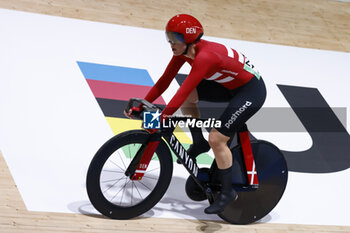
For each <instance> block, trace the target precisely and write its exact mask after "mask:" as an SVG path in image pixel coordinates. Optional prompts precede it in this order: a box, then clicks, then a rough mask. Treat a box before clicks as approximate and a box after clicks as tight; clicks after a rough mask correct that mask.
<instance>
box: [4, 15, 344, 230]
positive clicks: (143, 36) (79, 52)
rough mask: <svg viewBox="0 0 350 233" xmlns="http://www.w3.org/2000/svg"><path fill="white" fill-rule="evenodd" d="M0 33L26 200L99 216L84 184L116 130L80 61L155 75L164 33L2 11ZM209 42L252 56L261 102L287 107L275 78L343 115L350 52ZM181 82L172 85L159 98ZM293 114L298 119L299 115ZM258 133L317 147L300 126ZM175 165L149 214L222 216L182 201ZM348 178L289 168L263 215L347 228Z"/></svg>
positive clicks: (9, 148)
mask: <svg viewBox="0 0 350 233" xmlns="http://www.w3.org/2000/svg"><path fill="white" fill-rule="evenodd" d="M165 23H166V22H164V24H165ZM0 33H1V36H0V111H1V113H0V149H1V151H2V154H3V155H4V157H5V160H6V163H7V164H8V166H9V169H10V171H11V174H12V176H13V178H14V180H15V182H16V185H17V187H18V189H19V191H20V194H21V196H22V198H23V200H24V202H25V205H26V207H27V208H28V210H32V211H51V212H76V213H79V212H80V213H95V212H96V211H95V210H94V209H93V207H92V206H91V205H90V204H89V201H88V197H87V195H86V191H85V177H86V170H87V168H88V165H89V162H90V160H91V159H92V157H93V155H94V153H95V152H96V151H97V149H98V148H99V147H100V146H101V145H102V144H103V143H104V142H105V141H106V140H107V139H109V138H110V137H111V136H112V135H113V132H112V130H111V128H110V126H109V124H108V123H107V121H106V118H105V116H104V115H103V113H102V111H101V109H100V107H99V105H98V104H97V102H96V99H95V97H94V95H93V94H92V92H91V90H90V88H89V86H88V84H87V82H86V80H85V77H84V75H83V74H82V72H81V70H80V69H79V66H78V65H77V62H78V61H83V62H90V63H97V64H106V65H111V66H121V67H131V68H138V69H145V70H147V71H148V73H149V74H150V76H151V77H152V79H153V81H154V82H156V80H157V79H158V77H159V76H160V75H161V74H162V72H163V70H164V68H165V67H166V65H167V63H168V61H169V59H170V58H171V50H170V49H169V45H168V44H167V42H166V40H165V35H164V32H163V31H158V30H151V29H142V28H134V27H127V26H118V25H112V24H105V23H95V22H90V21H82V20H75V19H66V18H60V17H52V16H45V15H39V14H31V13H23V12H17V11H10V10H3V9H0ZM205 39H207V40H211V41H217V42H223V43H225V44H227V45H229V46H231V47H232V48H235V49H238V50H240V51H242V52H244V53H245V54H246V55H247V56H248V57H249V58H251V60H252V61H253V62H254V64H255V65H256V66H257V67H258V69H259V71H260V72H261V74H262V75H263V78H264V80H265V83H266V85H267V88H268V98H267V101H266V103H265V107H289V104H288V103H287V101H286V99H285V98H284V96H283V94H282V93H281V91H280V90H279V89H278V87H277V84H281V85H292V86H301V87H313V88H317V89H318V90H319V91H320V93H321V94H322V96H323V97H324V99H325V100H326V101H327V103H328V104H329V106H331V107H339V108H346V111H347V114H349V110H348V109H349V106H350V103H349V99H350V92H349V85H350V81H349V79H350V69H349V65H350V54H349V53H341V52H333V51H323V50H314V49H304V48H295V47H288V46H279V45H270V44H262V43H254V42H246V41H237V40H228V39H222V38H213V37H205ZM189 68H190V67H189V66H184V67H183V68H182V70H181V73H184V74H186V73H188V72H189ZM177 88H178V84H177V83H176V82H173V83H172V84H171V86H170V88H169V90H168V91H167V92H166V93H165V94H164V95H163V98H164V100H165V102H169V100H170V99H171V97H172V95H173V94H174V93H175V91H176V90H177ZM291 119H292V120H293V121H295V122H294V123H293V124H301V123H300V122H299V121H298V118H297V117H296V116H295V115H293V116H292V117H291ZM298 122H299V123H298ZM343 124H346V125H349V119H348V118H347V119H345V120H344V122H343ZM347 132H349V130H348V131H347ZM254 136H256V137H258V138H262V139H265V140H269V141H271V142H273V143H275V144H276V145H277V146H279V147H280V148H281V149H282V150H288V151H303V150H307V149H308V148H310V147H311V146H312V144H313V142H312V140H311V137H310V136H309V134H308V133H307V132H306V131H304V132H284V133H282V132H281V133H268V132H259V133H255V134H254ZM174 167H175V171H174V177H173V180H172V184H171V186H170V188H169V190H168V192H167V193H166V195H165V197H164V198H163V200H162V201H161V202H160V203H159V204H158V205H157V206H156V207H155V208H153V209H152V210H151V211H150V212H148V213H147V214H146V216H154V217H171V218H198V219H218V217H216V216H209V215H205V214H204V213H203V209H204V207H206V206H207V202H199V203H196V202H193V201H191V200H189V199H188V198H187V196H186V194H185V192H184V183H185V180H186V178H187V173H186V172H184V169H183V168H182V167H180V165H175V164H174ZM349 178H350V169H349V168H348V169H346V170H342V171H338V172H332V173H318V174H316V173H313V174H311V173H304V172H289V182H288V186H287V189H286V192H285V194H284V196H283V198H282V200H281V201H280V203H279V204H278V205H277V207H276V208H275V209H274V210H273V211H272V212H271V213H270V214H269V215H268V216H267V217H265V218H264V219H263V220H262V221H264V222H273V223H294V224H325V225H347V226H350V221H349V215H348V210H349V209H350V204H349V199H348V197H349V196H350V185H349Z"/></svg>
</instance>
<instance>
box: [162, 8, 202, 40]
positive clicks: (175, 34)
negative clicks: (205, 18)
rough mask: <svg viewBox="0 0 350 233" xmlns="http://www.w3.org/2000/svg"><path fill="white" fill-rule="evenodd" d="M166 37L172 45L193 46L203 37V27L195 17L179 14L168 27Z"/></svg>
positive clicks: (170, 21) (171, 20)
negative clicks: (184, 44)
mask: <svg viewBox="0 0 350 233" xmlns="http://www.w3.org/2000/svg"><path fill="white" fill-rule="evenodd" d="M166 36H167V40H168V42H170V43H175V44H176V43H181V42H182V43H186V44H192V43H196V42H198V41H199V40H200V38H201V37H202V36H203V27H202V25H201V23H200V22H199V21H198V20H197V19H196V18H195V17H193V16H191V15H186V14H179V15H175V16H174V17H172V18H171V19H170V20H169V22H168V24H167V25H166Z"/></svg>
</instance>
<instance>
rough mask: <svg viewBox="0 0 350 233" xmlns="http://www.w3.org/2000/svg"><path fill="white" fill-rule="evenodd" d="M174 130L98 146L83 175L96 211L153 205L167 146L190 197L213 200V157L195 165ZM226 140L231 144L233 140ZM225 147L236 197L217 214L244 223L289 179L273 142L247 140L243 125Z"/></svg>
mask: <svg viewBox="0 0 350 233" xmlns="http://www.w3.org/2000/svg"><path fill="white" fill-rule="evenodd" d="M135 104H142V106H143V109H144V111H148V112H155V111H157V110H158V111H159V110H161V109H160V108H159V107H157V106H155V105H153V104H151V103H149V102H147V101H146V100H143V99H136V98H132V99H130V101H129V103H128V105H127V108H126V111H128V110H129V109H130V108H131V107H132V106H134V105H135ZM141 115H142V114H141ZM141 115H138V118H139V119H141V118H142V117H141ZM173 131H174V128H171V129H168V130H163V129H162V130H159V131H157V132H156V133H152V134H150V133H149V132H148V131H146V130H130V131H126V132H123V133H121V134H118V135H115V136H114V137H112V138H111V139H110V140H108V141H107V142H106V143H105V144H104V145H102V147H101V148H100V149H99V150H98V151H97V153H96V154H95V156H94V158H93V159H92V161H91V163H90V166H89V169H88V173H87V179H86V188H87V193H88V196H89V199H90V201H91V203H92V205H93V206H94V207H95V208H96V209H97V210H98V211H99V212H100V213H101V214H103V215H105V216H107V217H110V218H112V219H130V218H134V217H137V216H140V215H142V214H143V213H145V212H147V211H148V210H150V209H151V208H152V207H153V206H155V205H156V204H157V203H158V202H159V201H160V200H161V198H162V197H163V195H164V194H165V192H166V190H167V188H168V186H169V184H170V181H171V178H172V172H173V163H174V162H173V159H172V155H171V152H170V150H171V151H173V153H174V154H175V156H176V157H177V158H178V160H179V161H180V162H181V163H182V165H183V166H184V167H185V168H186V170H187V171H188V172H189V174H190V176H189V177H188V179H187V181H186V185H185V190H186V194H187V195H188V196H189V198H190V199H192V200H193V201H203V200H206V199H207V200H208V201H209V203H212V202H214V200H215V199H216V198H217V197H218V195H219V191H220V183H219V182H218V179H217V178H216V175H215V174H216V170H217V165H216V162H215V160H214V161H213V163H212V165H211V167H210V168H199V167H198V165H197V163H196V161H195V160H193V159H191V158H190V156H189V154H188V153H187V151H186V149H185V148H184V147H183V146H182V145H181V143H180V141H179V140H178V139H177V138H176V136H175V135H174V134H173ZM229 142H230V144H232V140H230V141H229ZM230 149H231V152H232V157H233V166H232V169H233V175H232V188H234V189H235V190H236V192H237V193H238V199H237V200H235V201H233V202H231V203H230V204H229V205H228V206H227V207H226V208H225V210H224V211H223V212H222V213H220V214H218V216H219V217H221V218H222V219H223V220H225V221H227V222H229V223H232V224H249V223H252V222H255V221H258V220H260V219H261V218H263V217H264V216H266V215H267V214H268V213H269V212H270V211H271V210H272V209H273V208H274V207H275V206H276V205H277V203H278V202H279V200H280V199H281V197H282V195H283V193H284V190H285V188H286V185H287V180H288V168H287V164H286V161H285V159H284V157H283V154H282V153H281V151H280V150H279V149H278V148H277V147H276V146H275V145H273V144H272V143H270V142H267V141H263V140H250V138H249V131H248V129H247V126H246V125H244V126H243V127H242V129H241V130H240V131H239V132H238V133H237V145H236V146H234V147H233V148H230Z"/></svg>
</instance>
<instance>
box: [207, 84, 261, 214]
mask: <svg viewBox="0 0 350 233" xmlns="http://www.w3.org/2000/svg"><path fill="white" fill-rule="evenodd" d="M265 98H266V89H265V84H264V82H263V80H262V79H260V80H258V79H256V78H255V77H254V78H253V79H252V80H251V81H249V83H247V84H246V85H244V86H243V87H241V88H239V89H238V90H236V91H235V93H234V96H233V97H232V99H231V101H230V102H229V104H228V106H227V108H226V109H225V111H224V113H223V114H222V116H221V117H220V120H221V122H222V126H221V128H217V129H213V130H212V131H211V132H210V134H209V144H210V146H211V148H212V149H213V152H214V155H215V160H216V163H217V165H218V168H219V169H218V178H219V180H220V182H221V184H222V189H221V194H220V196H219V198H218V199H217V200H215V202H214V203H212V204H211V205H210V206H209V207H208V208H206V209H205V212H206V213H208V214H217V213H220V212H222V211H223V210H224V208H225V206H226V205H227V204H229V203H230V202H231V201H232V200H235V199H236V198H237V193H236V192H235V191H234V190H233V189H232V184H231V179H232V169H231V168H232V156H231V151H230V149H229V148H228V146H227V141H228V140H229V138H230V136H232V135H233V134H234V133H235V132H237V131H238V130H239V128H240V127H241V126H242V125H243V124H244V123H245V122H246V121H247V120H248V119H249V118H250V117H252V116H253V115H254V114H255V113H256V112H257V111H258V110H259V109H260V108H261V106H262V105H263V103H264V101H265Z"/></svg>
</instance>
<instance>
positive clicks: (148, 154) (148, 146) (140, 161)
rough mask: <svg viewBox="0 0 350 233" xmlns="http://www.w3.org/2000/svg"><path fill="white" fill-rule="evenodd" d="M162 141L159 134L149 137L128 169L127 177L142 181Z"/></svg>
mask: <svg viewBox="0 0 350 233" xmlns="http://www.w3.org/2000/svg"><path fill="white" fill-rule="evenodd" d="M160 140H161V139H160V135H159V134H158V133H153V134H151V135H150V136H149V138H148V141H147V142H146V143H144V144H142V146H141V147H140V149H139V150H138V151H137V153H136V155H135V157H134V158H133V160H132V161H131V163H130V165H129V167H128V168H127V169H126V171H125V175H126V176H129V177H130V179H131V180H141V179H142V177H143V176H144V174H145V172H146V170H147V167H148V165H149V163H150V161H151V159H152V156H153V154H154V152H155V151H156V149H157V147H158V145H159V143H160Z"/></svg>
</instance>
